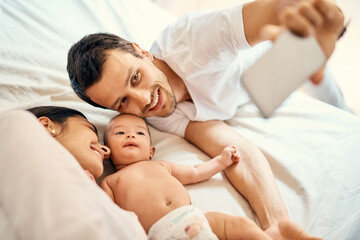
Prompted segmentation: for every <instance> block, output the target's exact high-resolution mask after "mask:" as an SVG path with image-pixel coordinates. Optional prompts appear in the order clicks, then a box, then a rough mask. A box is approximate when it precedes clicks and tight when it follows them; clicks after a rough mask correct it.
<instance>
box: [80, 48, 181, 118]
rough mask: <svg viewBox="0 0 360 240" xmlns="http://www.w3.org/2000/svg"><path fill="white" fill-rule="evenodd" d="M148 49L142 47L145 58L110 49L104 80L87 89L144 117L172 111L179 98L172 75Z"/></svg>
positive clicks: (108, 104)
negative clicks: (157, 64)
mask: <svg viewBox="0 0 360 240" xmlns="http://www.w3.org/2000/svg"><path fill="white" fill-rule="evenodd" d="M139 49H140V48H139ZM144 52H145V51H140V50H139V54H140V55H142V56H143V58H137V57H135V56H133V55H132V54H130V53H125V52H121V51H119V50H111V51H109V53H108V54H109V56H108V58H107V60H106V61H105V63H104V65H103V69H102V74H101V77H100V80H99V81H98V82H97V83H96V84H94V85H93V86H91V87H89V88H88V89H87V90H86V94H87V96H89V98H90V99H91V100H92V101H94V102H95V103H97V104H99V105H101V106H104V107H107V108H110V109H113V110H116V111H118V112H120V113H131V114H135V115H138V116H142V117H150V116H160V117H164V116H168V115H170V114H171V113H172V112H173V111H174V109H175V105H176V100H175V97H174V94H173V92H172V89H171V86H170V84H169V81H168V78H167V77H166V75H165V74H164V73H163V72H162V71H161V70H160V69H158V68H157V67H156V66H155V65H154V64H153V63H152V57H151V56H149V55H147V54H144Z"/></svg>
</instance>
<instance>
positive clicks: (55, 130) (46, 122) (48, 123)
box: [38, 117, 60, 137]
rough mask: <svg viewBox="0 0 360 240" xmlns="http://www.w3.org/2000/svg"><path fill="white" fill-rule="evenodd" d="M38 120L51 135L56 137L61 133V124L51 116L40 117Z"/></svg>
mask: <svg viewBox="0 0 360 240" xmlns="http://www.w3.org/2000/svg"><path fill="white" fill-rule="evenodd" d="M38 120H39V122H40V123H41V124H42V125H43V126H44V127H45V129H46V131H48V133H49V134H50V135H51V136H53V137H55V136H57V135H58V134H59V132H60V129H59V126H58V125H57V124H55V123H54V122H53V121H52V120H51V119H50V118H48V117H39V118H38Z"/></svg>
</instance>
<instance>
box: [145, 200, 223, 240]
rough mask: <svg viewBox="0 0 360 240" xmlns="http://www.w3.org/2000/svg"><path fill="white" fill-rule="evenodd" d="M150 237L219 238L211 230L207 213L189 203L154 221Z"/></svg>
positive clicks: (209, 239) (157, 238) (158, 239)
mask: <svg viewBox="0 0 360 240" xmlns="http://www.w3.org/2000/svg"><path fill="white" fill-rule="evenodd" d="M148 239H150V240H165V239H177V240H185V239H194V240H195V239H196V240H213V239H214V240H215V239H218V238H217V237H216V236H215V234H214V233H213V232H212V231H211V227H210V225H209V222H208V221H207V219H206V217H205V214H204V213H203V212H202V211H201V210H200V209H198V208H196V207H194V206H192V205H188V206H183V207H179V208H177V209H175V210H174V211H172V212H169V213H168V214H166V215H165V216H163V217H162V218H160V220H159V221H157V222H156V223H154V225H152V227H151V228H150V230H149V234H148Z"/></svg>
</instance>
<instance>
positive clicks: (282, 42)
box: [240, 31, 326, 118]
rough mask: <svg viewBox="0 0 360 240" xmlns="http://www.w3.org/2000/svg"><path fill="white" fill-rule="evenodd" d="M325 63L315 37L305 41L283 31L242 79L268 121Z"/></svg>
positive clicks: (307, 38)
mask: <svg viewBox="0 0 360 240" xmlns="http://www.w3.org/2000/svg"><path fill="white" fill-rule="evenodd" d="M325 61H326V57H325V55H324V53H323V51H322V49H321V47H320V46H319V44H318V42H317V41H316V39H315V37H313V36H311V37H306V38H304V37H299V36H296V35H294V34H293V33H291V32H290V31H284V32H283V33H281V35H280V36H279V37H278V38H277V40H276V41H275V42H274V44H273V47H272V48H271V49H270V50H268V51H267V52H266V53H265V54H264V55H263V56H262V57H260V58H259V59H258V60H257V61H256V62H255V63H254V64H253V65H252V66H250V67H249V68H248V69H247V70H246V71H245V72H244V73H243V74H242V76H241V79H240V80H241V83H242V85H243V87H244V88H245V90H246V91H247V92H248V94H249V96H250V98H251V99H252V100H253V102H254V103H255V105H256V106H257V107H258V109H259V110H260V112H261V114H262V115H263V116H264V117H266V118H267V117H270V116H271V114H272V113H273V112H274V111H275V110H276V109H277V108H278V107H279V106H280V104H281V103H282V102H283V101H284V100H285V99H286V98H287V97H288V96H289V95H290V94H291V93H292V92H293V91H294V90H295V89H296V88H298V87H299V86H300V85H301V84H302V83H303V82H305V81H306V80H307V79H309V77H310V76H311V75H312V74H314V73H315V72H316V71H317V70H319V69H320V68H321V67H322V66H323V64H324V63H325Z"/></svg>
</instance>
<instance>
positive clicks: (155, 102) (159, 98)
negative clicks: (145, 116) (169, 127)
mask: <svg viewBox="0 0 360 240" xmlns="http://www.w3.org/2000/svg"><path fill="white" fill-rule="evenodd" d="M163 99H164V98H163V95H162V93H161V91H160V88H157V89H156V92H155V94H154V97H153V99H152V101H151V104H150V107H149V110H148V111H155V110H158V109H159V108H161V106H162V103H163Z"/></svg>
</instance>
